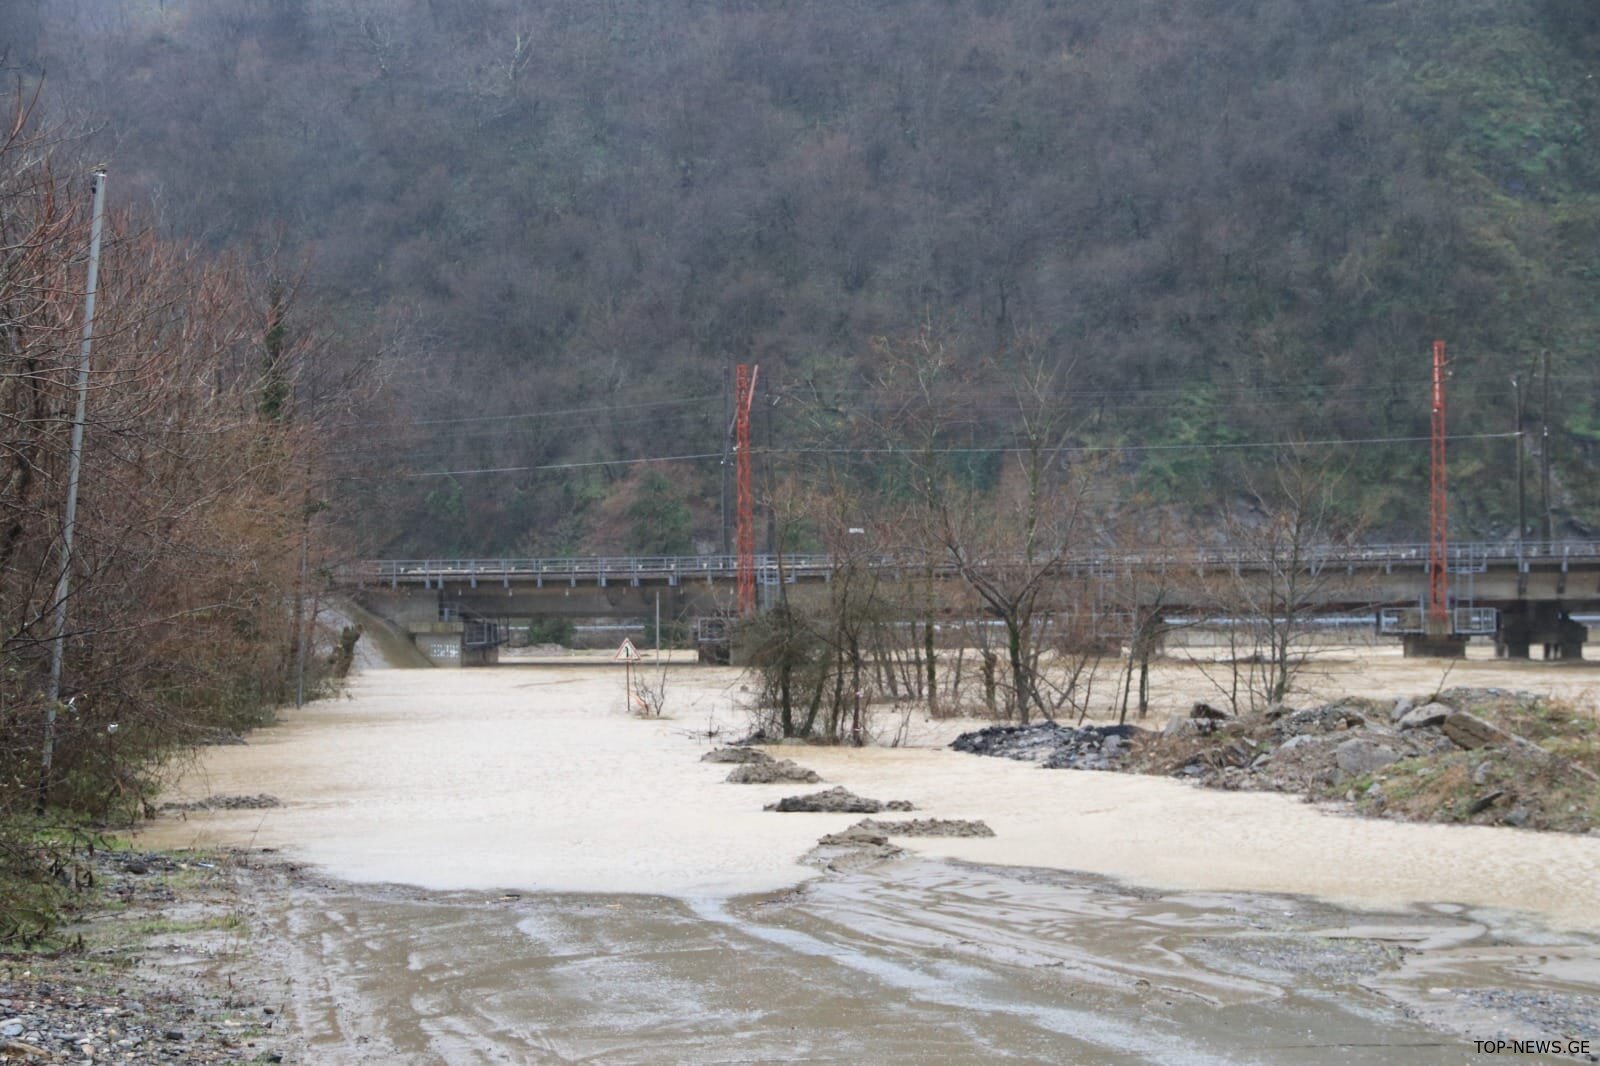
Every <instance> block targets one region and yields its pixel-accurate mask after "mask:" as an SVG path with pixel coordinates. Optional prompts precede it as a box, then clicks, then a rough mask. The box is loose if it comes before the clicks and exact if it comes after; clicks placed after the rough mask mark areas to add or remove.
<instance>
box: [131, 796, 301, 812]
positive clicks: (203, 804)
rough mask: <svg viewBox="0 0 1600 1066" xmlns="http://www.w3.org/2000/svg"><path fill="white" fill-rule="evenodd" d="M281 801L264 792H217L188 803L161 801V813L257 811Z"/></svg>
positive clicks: (281, 803) (274, 805)
mask: <svg viewBox="0 0 1600 1066" xmlns="http://www.w3.org/2000/svg"><path fill="white" fill-rule="evenodd" d="M282 806H283V801H282V800H280V799H279V798H278V797H277V796H269V795H267V794H266V793H265V792H263V793H261V794H260V795H256V796H227V795H223V794H222V793H217V794H216V795H213V796H207V797H206V798H205V799H203V800H194V801H192V802H189V803H163V804H162V805H161V813H163V814H165V813H169V812H174V813H184V812H187V811H257V810H262V809H264V808H267V807H282Z"/></svg>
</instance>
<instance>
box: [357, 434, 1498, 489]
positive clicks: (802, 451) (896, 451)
mask: <svg viewBox="0 0 1600 1066" xmlns="http://www.w3.org/2000/svg"><path fill="white" fill-rule="evenodd" d="M1515 436H1516V434H1515V433H1462V434H1456V435H1453V436H1451V437H1449V438H1448V439H1449V440H1453V441H1468V440H1508V439H1510V438H1513V437H1515ZM1429 439H1430V438H1429V437H1356V438H1338V439H1329V440H1306V441H1219V442H1207V443H1196V444H1093V445H1061V446H1059V447H1053V448H1041V449H1039V451H1040V452H1041V453H1043V454H1048V455H1088V454H1095V453H1105V452H1164V451H1225V450H1226V451H1237V450H1244V449H1262V448H1301V447H1307V448H1309V447H1325V448H1332V447H1348V446H1352V445H1365V444H1416V443H1419V442H1421V441H1426V440H1429ZM1032 450H1033V449H1030V448H1018V447H1003V446H988V447H983V446H973V447H966V448H932V449H925V448H915V447H907V448H757V449H753V451H752V454H755V455H917V454H929V453H931V454H936V455H969V454H979V455H1016V454H1024V453H1027V452H1030V451H1032ZM722 457H723V453H722V452H720V451H718V452H698V453H694V454H690V455H655V456H641V457H637V458H632V459H595V460H589V461H586V462H579V463H544V464H540V465H536V466H491V467H477V468H473V469H463V470H423V471H418V472H415V473H409V474H394V475H390V476H392V477H397V478H423V477H465V476H467V475H471V474H518V473H533V472H537V471H548V470H582V469H586V468H592V467H597V466H635V465H638V464H640V463H676V462H689V461H694V460H700V459H721V458H722ZM350 480H354V481H376V480H380V479H379V478H375V477H352V478H351V479H350Z"/></svg>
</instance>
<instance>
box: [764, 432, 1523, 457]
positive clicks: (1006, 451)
mask: <svg viewBox="0 0 1600 1066" xmlns="http://www.w3.org/2000/svg"><path fill="white" fill-rule="evenodd" d="M1515 436H1516V434H1515V433H1463V434H1459V435H1455V436H1451V437H1449V438H1447V439H1449V440H1506V439H1509V438H1512V437H1515ZM1431 439H1432V438H1431V437H1355V438H1339V439H1333V440H1302V441H1231V442H1230V441H1221V442H1215V443H1204V444H1084V445H1061V446H1059V447H1053V448H1040V449H1038V451H1039V452H1041V453H1043V454H1048V455H1067V454H1074V455H1083V454H1090V453H1096V452H1167V451H1200V450H1204V451H1223V450H1225V449H1226V450H1238V449H1246V448H1301V447H1307V448H1309V447H1342V446H1346V445H1352V444H1416V443H1418V442H1420V441H1427V440H1431ZM1033 450H1034V449H1032V448H1018V447H996V446H989V447H983V446H981V445H974V446H971V447H966V448H918V447H914V446H913V447H904V448H765V449H760V451H762V452H765V453H767V454H776V455H918V454H924V455H926V454H934V455H965V454H983V455H1014V454H1021V453H1027V452H1031V451H1033Z"/></svg>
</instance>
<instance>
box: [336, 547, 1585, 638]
mask: <svg viewBox="0 0 1600 1066" xmlns="http://www.w3.org/2000/svg"><path fill="white" fill-rule="evenodd" d="M1448 559H1449V571H1450V592H1451V601H1452V608H1453V617H1454V618H1455V619H1456V624H1455V626H1454V634H1453V635H1452V637H1451V638H1450V639H1449V640H1447V641H1446V642H1444V643H1443V644H1441V643H1440V642H1438V641H1431V642H1430V641H1427V640H1425V639H1423V638H1422V636H1421V630H1422V628H1423V626H1422V625H1421V617H1422V615H1421V612H1422V608H1423V605H1424V602H1425V597H1426V596H1427V593H1428V584H1429V582H1428V546H1427V545H1426V544H1421V543H1401V544H1361V545H1323V546H1315V547H1310V548H1302V549H1301V550H1300V551H1299V552H1298V553H1296V555H1295V557H1294V561H1293V564H1292V565H1293V567H1294V568H1295V569H1296V570H1297V572H1299V573H1300V574H1303V575H1305V576H1306V577H1309V578H1315V579H1316V581H1315V582H1313V585H1314V588H1313V589H1312V591H1311V592H1310V593H1308V594H1307V596H1306V600H1305V606H1306V607H1308V608H1310V609H1313V610H1317V611H1323V612H1330V613H1331V612H1351V611H1360V612H1374V613H1375V614H1376V617H1377V619H1378V628H1379V632H1380V633H1384V634H1388V635H1391V636H1394V637H1397V638H1399V639H1401V640H1403V641H1404V642H1405V645H1406V650H1407V653H1408V654H1459V653H1460V649H1461V648H1462V647H1464V644H1465V638H1466V637H1467V636H1470V635H1485V636H1487V635H1490V634H1493V636H1494V638H1495V642H1496V647H1497V650H1498V652H1499V653H1500V654H1502V655H1506V656H1509V657H1514V658H1525V657H1527V656H1528V655H1529V653H1530V649H1531V647H1533V646H1535V645H1541V646H1543V649H1544V654H1545V657H1546V658H1579V657H1581V655H1582V648H1583V643H1584V641H1585V639H1586V638H1587V630H1586V629H1585V628H1584V627H1583V626H1582V625H1580V624H1578V623H1577V622H1575V621H1573V620H1572V617H1571V616H1572V614H1573V613H1575V612H1584V611H1597V610H1600V541H1557V542H1526V543H1521V544H1519V543H1516V542H1509V543H1490V542H1478V543H1459V544H1453V545H1451V546H1450V548H1449V553H1448ZM849 561H850V564H851V565H853V566H856V567H866V568H868V569H871V570H876V571H878V572H880V573H881V574H882V575H883V576H885V577H887V578H888V579H889V580H905V579H908V578H924V577H926V576H928V575H930V574H931V575H932V576H933V577H934V578H936V579H940V580H947V581H948V580H956V579H959V576H960V575H959V573H958V571H957V568H956V567H955V565H954V564H953V563H952V562H950V561H935V562H934V563H933V564H932V565H931V566H930V563H929V560H928V559H927V558H926V557H925V556H912V555H909V554H907V555H896V554H870V555H858V556H852V557H850V560H849ZM842 563H843V560H842V559H838V558H835V557H833V556H830V555H820V554H796V555H785V556H783V557H781V558H779V557H777V556H773V555H762V556H758V557H757V558H756V577H757V584H758V587H759V588H760V589H761V591H762V602H763V603H768V602H771V600H772V598H773V594H774V592H775V590H776V588H777V586H778V584H779V583H780V581H781V582H782V583H785V584H788V585H791V586H797V588H795V589H793V590H791V592H790V594H791V595H804V593H803V591H802V587H804V586H814V587H815V586H823V585H825V584H826V583H827V582H829V581H831V580H832V579H833V578H834V577H835V575H837V574H838V573H839V572H840V566H841V565H842ZM984 565H990V564H989V563H988V562H987V561H985V563H984ZM998 565H1002V566H1003V565H1005V561H1004V560H1002V561H1000V563H999V564H998ZM1285 566H1286V562H1285V557H1284V555H1282V554H1279V555H1277V556H1266V555H1263V554H1262V553H1260V552H1253V551H1250V550H1247V549H1192V550H1187V549H1186V550H1162V549H1153V550H1143V551H1122V552H1119V551H1084V552H1078V553H1073V554H1071V555H1068V556H1066V557H1064V558H1062V559H1060V560H1058V561H1057V562H1056V563H1055V564H1054V565H1053V571H1054V576H1055V578H1056V579H1058V580H1064V581H1075V582H1083V583H1086V585H1087V587H1090V588H1093V587H1096V586H1097V585H1098V586H1103V587H1110V586H1111V585H1112V584H1113V583H1115V582H1119V581H1121V582H1127V583H1128V584H1129V585H1131V587H1133V588H1135V589H1137V588H1139V587H1144V588H1147V589H1151V590H1154V589H1155V588H1157V587H1160V588H1161V589H1162V596H1163V599H1162V609H1163V610H1165V611H1167V612H1169V613H1173V614H1183V613H1186V612H1194V611H1205V610H1209V609H1212V607H1213V606H1214V605H1211V604H1208V603H1206V602H1202V600H1201V598H1200V597H1198V596H1197V595H1195V594H1194V593H1193V592H1192V591H1189V592H1186V591H1185V590H1196V589H1201V588H1205V587H1208V586H1214V585H1215V584H1216V582H1217V580H1218V579H1221V580H1226V579H1228V578H1229V577H1232V578H1234V579H1236V580H1239V579H1243V580H1249V579H1250V576H1251V575H1265V574H1268V573H1270V572H1272V571H1273V570H1274V569H1276V570H1278V571H1279V572H1280V573H1281V572H1282V571H1283V570H1284V568H1285ZM337 577H338V580H339V582H340V583H341V584H342V585H344V586H346V587H350V588H354V589H356V590H357V592H358V596H359V598H360V599H361V601H362V602H363V603H364V604H365V605H366V606H367V607H368V608H370V609H371V610H373V611H374V612H375V613H377V614H379V615H381V616H383V617H385V618H387V619H389V620H390V621H392V622H394V623H395V624H397V625H399V626H401V627H402V628H404V629H406V630H407V631H408V632H410V633H411V635H412V637H413V639H414V640H415V641H416V642H417V644H418V646H419V647H420V648H421V649H422V650H423V651H424V653H425V654H427V655H429V657H430V658H432V659H434V660H435V661H436V662H444V663H459V664H461V665H472V664H476V663H484V662H493V661H494V660H495V657H496V651H495V649H496V647H497V646H498V644H499V627H500V626H501V625H503V624H504V623H505V622H506V621H508V620H512V619H536V618H564V619H596V618H606V619H627V620H630V621H631V620H647V619H650V618H652V617H656V616H659V617H660V618H661V619H662V621H663V623H668V622H670V623H677V624H692V623H694V622H695V621H696V620H698V619H702V618H719V617H720V618H725V617H728V616H729V615H731V614H732V613H733V611H734V608H735V602H736V601H735V596H736V588H737V579H738V560H737V558H736V557H735V556H732V555H698V556H651V557H605V556H601V557H591V558H546V559H512V558H500V559H386V560H377V561H371V562H363V563H355V564H351V565H348V566H345V567H343V568H341V569H340V571H339V573H338V575H337ZM1169 577H1170V578H1173V579H1174V580H1170V581H1169V580H1166V578H1169ZM1186 600H1187V602H1186Z"/></svg>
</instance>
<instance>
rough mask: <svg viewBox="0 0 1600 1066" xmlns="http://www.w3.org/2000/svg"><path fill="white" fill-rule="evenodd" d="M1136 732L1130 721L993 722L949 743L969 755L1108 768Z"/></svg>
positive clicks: (1051, 767)
mask: <svg viewBox="0 0 1600 1066" xmlns="http://www.w3.org/2000/svg"><path fill="white" fill-rule="evenodd" d="M1139 732H1140V731H1139V729H1138V728H1137V727H1136V726H1131V725H1086V726H1079V727H1076V728H1074V727H1073V726H1069V725H1062V724H1061V723H1060V722H1040V723H1038V724H1036V725H992V726H988V727H986V728H984V729H980V730H978V731H977V732H974V733H963V734H961V735H960V736H959V737H956V739H955V740H954V741H952V742H951V744H950V746H951V747H952V748H954V749H955V750H956V751H964V752H967V753H968V754H971V755H993V756H997V757H999V758H1002V759H1017V760H1019V761H1021V762H1036V763H1038V764H1039V765H1041V766H1043V767H1044V768H1045V769H1047V770H1110V769H1114V768H1115V767H1116V764H1117V763H1118V762H1120V761H1121V759H1122V757H1123V756H1124V755H1126V754H1127V752H1128V748H1129V746H1130V745H1131V744H1132V742H1133V740H1134V738H1135V736H1136V735H1137V734H1138V733H1139Z"/></svg>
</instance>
